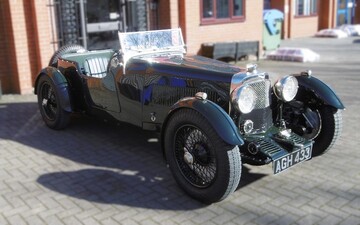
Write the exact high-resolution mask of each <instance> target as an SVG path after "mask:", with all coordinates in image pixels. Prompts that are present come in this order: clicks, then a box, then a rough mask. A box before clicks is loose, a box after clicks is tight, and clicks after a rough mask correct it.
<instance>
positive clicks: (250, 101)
mask: <svg viewBox="0 0 360 225" xmlns="http://www.w3.org/2000/svg"><path fill="white" fill-rule="evenodd" d="M233 101H234V103H235V105H236V107H237V108H238V109H239V110H240V111H241V112H242V113H244V114H246V113H249V112H251V111H252V110H253V109H254V107H255V104H256V93H255V91H254V89H253V88H252V87H250V86H248V85H245V86H242V87H240V88H238V89H237V90H236V91H235V96H233Z"/></svg>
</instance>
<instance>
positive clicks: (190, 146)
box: [163, 109, 241, 204]
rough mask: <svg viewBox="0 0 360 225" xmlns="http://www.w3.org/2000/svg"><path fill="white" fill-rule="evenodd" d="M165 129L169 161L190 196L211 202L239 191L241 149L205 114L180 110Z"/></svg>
mask: <svg viewBox="0 0 360 225" xmlns="http://www.w3.org/2000/svg"><path fill="white" fill-rule="evenodd" d="M164 129H165V130H163V138H164V151H165V156H166V160H167V163H168V164H169V168H170V170H171V172H172V174H173V176H174V178H175V180H176V182H177V183H178V185H179V186H180V187H181V188H182V189H183V190H184V191H185V192H186V193H187V194H188V195H190V196H192V197H193V198H195V199H198V200H199V201H201V202H203V203H207V204H208V203H213V202H217V201H221V200H223V199H225V198H226V197H227V196H229V195H230V194H231V193H233V192H234V191H235V190H236V188H237V186H238V184H239V181H240V177H241V157H240V151H239V148H238V146H236V145H235V146H234V145H230V144H228V143H226V142H224V141H223V140H222V139H221V138H220V137H219V135H218V133H217V132H216V130H215V129H214V128H213V126H211V124H210V123H209V121H208V120H207V119H206V118H205V117H204V116H203V115H202V114H200V113H199V112H197V111H195V110H192V109H180V110H178V111H176V112H175V113H174V114H172V115H171V117H170V119H169V121H168V122H167V124H166V126H165V128H164Z"/></svg>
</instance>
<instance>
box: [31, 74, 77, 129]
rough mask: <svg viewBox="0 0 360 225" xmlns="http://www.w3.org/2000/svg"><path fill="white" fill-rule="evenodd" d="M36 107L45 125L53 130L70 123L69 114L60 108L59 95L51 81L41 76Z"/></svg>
mask: <svg viewBox="0 0 360 225" xmlns="http://www.w3.org/2000/svg"><path fill="white" fill-rule="evenodd" d="M37 90H38V91H37V97H38V105H39V109H40V113H41V116H42V118H43V120H44V122H45V124H46V125H47V126H48V127H50V128H52V129H55V130H60V129H63V128H65V127H66V126H67V125H68V123H69V121H70V113H69V112H66V111H64V110H63V109H62V108H61V105H60V100H59V94H58V93H57V89H56V87H55V85H54V83H53V82H52V80H51V79H50V78H49V77H48V76H46V75H43V76H41V77H40V78H39V82H38V86H37Z"/></svg>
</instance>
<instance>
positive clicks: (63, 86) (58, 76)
mask: <svg viewBox="0 0 360 225" xmlns="http://www.w3.org/2000/svg"><path fill="white" fill-rule="evenodd" d="M41 76H48V77H49V78H50V79H51V80H52V82H53V84H54V86H55V88H56V90H55V91H56V92H57V93H58V96H59V100H60V106H61V108H62V109H63V110H65V111H66V112H72V107H71V102H70V93H69V85H68V81H67V80H66V78H65V76H64V75H63V74H62V73H61V72H60V71H59V70H57V69H56V68H54V67H51V66H48V67H46V68H44V69H42V70H41V71H40V73H39V75H38V76H37V78H36V81H35V89H34V93H35V94H37V88H38V83H39V80H40V77H41Z"/></svg>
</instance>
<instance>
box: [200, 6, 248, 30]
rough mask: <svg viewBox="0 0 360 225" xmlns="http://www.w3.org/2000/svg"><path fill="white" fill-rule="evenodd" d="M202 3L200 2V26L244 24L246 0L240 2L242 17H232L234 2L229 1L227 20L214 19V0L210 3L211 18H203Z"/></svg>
mask: <svg viewBox="0 0 360 225" xmlns="http://www.w3.org/2000/svg"><path fill="white" fill-rule="evenodd" d="M203 1H204V0H200V25H212V24H222V23H236V22H244V21H245V16H246V14H245V12H246V0H241V1H242V3H241V4H242V15H241V16H234V0H229V9H228V10H229V17H227V18H216V0H211V1H212V6H213V7H212V8H213V9H212V12H213V16H212V17H208V18H205V17H203V16H204V15H203V12H204V11H203V9H204V8H203V7H204V5H203Z"/></svg>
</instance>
